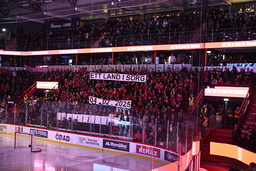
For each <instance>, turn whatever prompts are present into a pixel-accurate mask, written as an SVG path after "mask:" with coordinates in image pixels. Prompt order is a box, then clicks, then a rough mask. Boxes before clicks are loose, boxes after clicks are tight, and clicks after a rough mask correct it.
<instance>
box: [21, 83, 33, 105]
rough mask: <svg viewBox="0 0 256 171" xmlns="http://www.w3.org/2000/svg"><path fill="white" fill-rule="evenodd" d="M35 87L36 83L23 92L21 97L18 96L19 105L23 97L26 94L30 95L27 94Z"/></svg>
mask: <svg viewBox="0 0 256 171" xmlns="http://www.w3.org/2000/svg"><path fill="white" fill-rule="evenodd" d="M35 87H36V82H35V83H34V84H32V85H31V86H30V87H29V88H28V89H27V90H25V91H23V93H22V94H21V95H19V96H18V98H19V102H18V103H19V104H20V103H21V101H22V100H23V98H24V96H25V95H26V94H28V96H29V95H30V94H29V93H31V92H32V91H33V90H34V89H35Z"/></svg>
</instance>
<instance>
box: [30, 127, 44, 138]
mask: <svg viewBox="0 0 256 171" xmlns="http://www.w3.org/2000/svg"><path fill="white" fill-rule="evenodd" d="M30 133H32V134H34V135H35V136H36V137H41V138H48V131H44V130H38V129H30Z"/></svg>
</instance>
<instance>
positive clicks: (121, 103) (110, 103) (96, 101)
mask: <svg viewBox="0 0 256 171" xmlns="http://www.w3.org/2000/svg"><path fill="white" fill-rule="evenodd" d="M89 104H97V105H104V106H114V107H124V108H131V106H132V101H131V100H106V99H100V98H97V97H93V96H89Z"/></svg>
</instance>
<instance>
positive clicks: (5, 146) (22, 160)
mask: <svg viewBox="0 0 256 171" xmlns="http://www.w3.org/2000/svg"><path fill="white" fill-rule="evenodd" d="M36 144H37V146H38V147H39V148H41V149H42V151H41V152H36V153H32V152H30V148H29V147H23V148H17V149H14V136H11V135H5V134H0V170H1V171H78V170H83V171H121V170H122V171H127V170H130V171H144V170H145V171H146V170H151V167H152V164H151V160H150V159H148V160H147V159H143V158H139V157H134V156H129V155H120V154H117V153H110V152H106V151H100V150H92V149H89V148H83V147H76V146H70V145H66V144H62V143H61V144H60V143H58V142H56V143H54V142H46V141H39V140H36ZM162 165H163V164H162V163H158V162H154V163H153V167H154V168H158V167H160V166H162Z"/></svg>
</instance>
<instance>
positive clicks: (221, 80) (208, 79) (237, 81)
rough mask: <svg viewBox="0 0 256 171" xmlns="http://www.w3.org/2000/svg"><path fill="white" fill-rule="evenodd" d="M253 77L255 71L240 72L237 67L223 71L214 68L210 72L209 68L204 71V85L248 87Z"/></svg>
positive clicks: (242, 70) (243, 70) (241, 70)
mask: <svg viewBox="0 0 256 171" xmlns="http://www.w3.org/2000/svg"><path fill="white" fill-rule="evenodd" d="M252 76H253V71H252V70H250V69H249V68H247V69H246V71H245V69H243V68H241V69H240V71H238V70H237V68H236V67H233V68H232V70H230V69H229V68H228V67H226V68H224V71H221V68H218V67H217V68H212V69H211V71H209V69H208V68H206V69H205V71H204V85H205V86H210V87H212V86H214V85H248V84H249V82H250V80H251V78H252Z"/></svg>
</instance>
